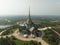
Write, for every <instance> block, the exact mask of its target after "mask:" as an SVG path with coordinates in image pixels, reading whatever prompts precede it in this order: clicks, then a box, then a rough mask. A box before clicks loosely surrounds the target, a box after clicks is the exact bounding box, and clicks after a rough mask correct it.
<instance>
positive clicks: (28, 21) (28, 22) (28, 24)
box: [27, 6, 33, 27]
mask: <svg viewBox="0 0 60 45" xmlns="http://www.w3.org/2000/svg"><path fill="white" fill-rule="evenodd" d="M32 23H33V22H32V20H31V17H30V6H29V16H28V19H27V26H28V27H31V25H32Z"/></svg>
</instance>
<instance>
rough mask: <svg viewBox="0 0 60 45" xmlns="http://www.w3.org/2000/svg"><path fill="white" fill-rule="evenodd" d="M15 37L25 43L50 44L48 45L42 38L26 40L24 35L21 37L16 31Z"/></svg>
mask: <svg viewBox="0 0 60 45" xmlns="http://www.w3.org/2000/svg"><path fill="white" fill-rule="evenodd" d="M13 36H14V37H16V38H17V39H19V40H23V41H31V40H33V41H37V42H41V43H42V45H49V44H48V43H46V42H45V41H44V40H43V39H42V38H40V37H36V38H24V37H23V36H22V35H20V33H19V32H18V30H16V31H15V32H14V33H13Z"/></svg>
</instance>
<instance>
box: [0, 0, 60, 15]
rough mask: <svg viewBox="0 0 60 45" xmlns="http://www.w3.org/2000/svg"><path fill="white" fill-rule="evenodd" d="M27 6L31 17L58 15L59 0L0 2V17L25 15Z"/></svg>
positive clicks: (7, 0) (0, 0)
mask: <svg viewBox="0 0 60 45" xmlns="http://www.w3.org/2000/svg"><path fill="white" fill-rule="evenodd" d="M29 4H30V7H31V15H60V0H30V1H29V0H0V16H1V15H2V16H3V15H27V14H28V11H29V10H28V9H29Z"/></svg>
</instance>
